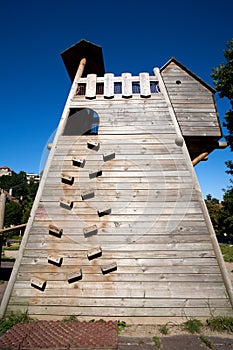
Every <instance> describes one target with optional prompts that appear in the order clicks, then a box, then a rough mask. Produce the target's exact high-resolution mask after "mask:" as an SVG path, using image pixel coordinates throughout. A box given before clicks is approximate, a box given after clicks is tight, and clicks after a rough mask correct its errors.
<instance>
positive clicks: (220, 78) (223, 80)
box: [211, 38, 233, 151]
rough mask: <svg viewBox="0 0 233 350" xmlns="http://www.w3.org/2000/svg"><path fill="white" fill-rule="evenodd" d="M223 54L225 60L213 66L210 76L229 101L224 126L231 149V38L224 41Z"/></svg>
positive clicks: (217, 88)
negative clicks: (217, 65)
mask: <svg viewBox="0 0 233 350" xmlns="http://www.w3.org/2000/svg"><path fill="white" fill-rule="evenodd" d="M223 54H224V57H225V62H224V63H221V64H220V66H219V67H216V68H213V73H212V74H211V76H212V78H213V79H214V84H215V87H216V90H217V91H218V93H219V96H220V97H221V98H223V97H226V98H227V99H228V100H229V102H230V106H231V108H230V109H229V111H227V112H226V115H225V123H224V126H225V127H226V128H227V130H228V135H226V140H227V142H228V144H229V146H230V148H231V151H233V38H232V39H231V41H229V42H227V43H226V49H225V50H224V51H223Z"/></svg>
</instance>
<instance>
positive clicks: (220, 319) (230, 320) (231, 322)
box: [206, 316, 233, 333]
mask: <svg viewBox="0 0 233 350" xmlns="http://www.w3.org/2000/svg"><path fill="white" fill-rule="evenodd" d="M206 324H207V326H208V327H209V328H210V329H211V330H212V331H217V332H229V333H232V332H233V317H230V316H216V317H211V318H210V319H208V320H206Z"/></svg>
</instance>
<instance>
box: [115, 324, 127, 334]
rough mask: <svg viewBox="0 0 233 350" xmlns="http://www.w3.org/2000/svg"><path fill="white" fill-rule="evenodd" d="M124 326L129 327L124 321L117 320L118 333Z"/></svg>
mask: <svg viewBox="0 0 233 350" xmlns="http://www.w3.org/2000/svg"><path fill="white" fill-rule="evenodd" d="M126 327H129V325H127V324H126V322H125V321H117V329H118V333H120V332H121V331H122V330H123V329H125V328H126Z"/></svg>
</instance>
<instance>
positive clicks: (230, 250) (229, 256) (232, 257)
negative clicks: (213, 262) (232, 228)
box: [219, 243, 233, 262]
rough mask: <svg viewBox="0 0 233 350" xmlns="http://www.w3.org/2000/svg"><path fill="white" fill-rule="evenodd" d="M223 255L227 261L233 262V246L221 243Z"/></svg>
mask: <svg viewBox="0 0 233 350" xmlns="http://www.w3.org/2000/svg"><path fill="white" fill-rule="evenodd" d="M219 246H220V248H221V251H222V255H223V258H224V260H225V261H227V262H233V246H232V245H230V244H224V243H219Z"/></svg>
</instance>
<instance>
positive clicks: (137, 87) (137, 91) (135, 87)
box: [132, 81, 140, 94]
mask: <svg viewBox="0 0 233 350" xmlns="http://www.w3.org/2000/svg"><path fill="white" fill-rule="evenodd" d="M132 91H133V94H140V84H139V81H134V82H133V83H132Z"/></svg>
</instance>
